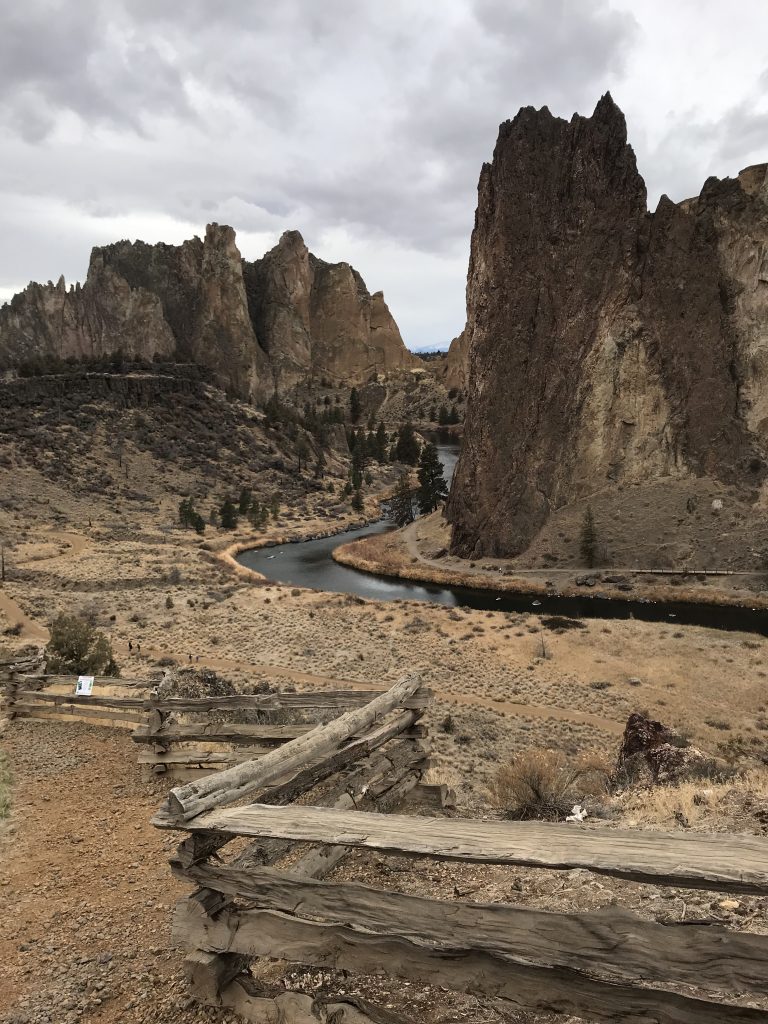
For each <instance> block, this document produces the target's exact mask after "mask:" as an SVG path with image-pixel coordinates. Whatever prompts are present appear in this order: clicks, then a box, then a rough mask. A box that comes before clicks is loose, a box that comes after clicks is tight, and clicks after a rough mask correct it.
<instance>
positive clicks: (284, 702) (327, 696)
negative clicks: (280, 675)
mask: <svg viewBox="0 0 768 1024" xmlns="http://www.w3.org/2000/svg"><path fill="white" fill-rule="evenodd" d="M380 692H381V691H377V690H327V691H325V690H317V691H314V692H311V693H237V694H230V695H229V696H226V697H164V698H151V699H149V700H147V707H152V708H156V709H157V710H158V711H188V712H193V711H195V712H204V713H208V712H211V711H280V710H293V711H297V710H298V711H306V710H318V709H319V710H325V709H329V710H333V709H338V708H350V707H364V706H365V705H366V704H369V703H370V701H371V700H373V698H374V697H375V696H376V695H377V693H380Z"/></svg>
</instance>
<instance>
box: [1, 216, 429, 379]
mask: <svg viewBox="0 0 768 1024" xmlns="http://www.w3.org/2000/svg"><path fill="white" fill-rule="evenodd" d="M118 352H119V353H122V354H123V355H124V356H126V357H129V358H133V359H143V360H155V359H161V360H165V361H167V360H169V359H173V360H177V361H179V362H194V363H196V364H197V365H199V366H201V367H204V368H206V369H208V370H210V371H211V372H212V373H213V374H214V375H215V378H216V380H217V382H218V383H219V384H220V385H221V386H222V387H224V388H226V389H228V390H231V391H232V392H233V393H235V394H237V395H239V396H240V397H245V398H257V397H264V396H266V395H268V394H271V393H272V391H273V390H274V388H275V387H276V386H277V387H279V388H283V387H289V386H291V385H293V384H294V383H296V382H299V381H302V380H304V379H306V378H308V377H317V378H323V377H326V378H328V379H330V380H331V381H332V382H333V383H335V384H344V385H350V384H359V383H363V382H364V381H366V380H368V379H369V378H370V376H371V375H372V374H373V373H377V372H389V371H392V370H399V369H409V368H411V367H413V366H414V365H416V360H415V357H414V356H412V355H411V353H410V352H409V351H408V350H407V349H406V347H405V345H404V344H403V340H402V338H401V337H400V332H399V330H398V328H397V324H396V323H395V321H394V319H393V318H392V316H391V314H390V312H389V310H388V308H387V306H386V303H385V302H384V297H383V295H382V294H381V292H377V293H375V294H374V295H370V294H369V292H368V290H367V288H366V286H365V283H364V281H363V279H362V278H361V277H360V275H359V274H358V273H357V272H356V271H355V270H354V269H353V268H352V267H350V266H349V264H346V263H339V264H329V263H324V262H323V261H322V260H318V259H316V257H314V256H312V255H311V254H310V253H309V252H308V250H307V247H306V246H305V245H304V241H303V239H302V237H301V235H300V234H299V233H298V232H296V231H291V232H286V233H285V234H284V235H283V237H282V238H281V240H280V242H279V243H278V245H277V246H276V247H275V248H274V249H273V250H271V252H269V253H267V254H266V256H264V257H263V258H262V259H261V260H257V261H255V262H253V263H249V262H247V261H244V260H243V259H242V258H241V256H240V252H239V251H238V248H237V245H236V241H235V232H234V231H233V230H232V228H231V227H227V226H225V225H218V224H210V225H208V227H207V229H206V232H205V238H204V239H200V238H193V239H190V240H189V241H186V242H184V243H183V244H182V245H178V246H177V245H165V244H163V243H159V244H157V245H148V244H147V243H145V242H141V241H136V242H129V241H121V242H116V243H115V244H113V245H107V246H103V247H99V248H95V249H94V250H93V252H92V254H91V261H90V266H89V269H88V275H87V278H86V281H85V283H84V284H82V285H80V284H77V285H74V286H71V287H70V288H67V287H66V285H65V283H64V280H63V279H60V280H59V282H58V283H57V284H53V283H51V282H49V283H48V284H47V285H41V284H36V283H32V284H30V285H29V286H28V287H27V288H26V289H25V290H24V291H23V292H21V293H19V294H18V295H15V296H14V297H13V299H11V301H10V302H9V303H7V304H6V305H4V306H3V307H1V308H0V368H6V369H8V368H14V367H18V366H20V365H22V364H24V363H26V364H37V365H39V366H42V367H44V366H45V365H46V363H47V362H50V361H52V360H54V361H55V360H75V361H77V360H82V361H87V360H93V359H99V358H103V357H105V356H110V355H113V354H116V353H118Z"/></svg>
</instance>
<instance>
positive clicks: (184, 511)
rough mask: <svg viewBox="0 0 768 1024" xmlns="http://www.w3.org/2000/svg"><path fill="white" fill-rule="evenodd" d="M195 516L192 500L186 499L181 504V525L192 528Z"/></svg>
mask: <svg viewBox="0 0 768 1024" xmlns="http://www.w3.org/2000/svg"><path fill="white" fill-rule="evenodd" d="M194 514H195V510H194V507H193V505H192V499H191V498H185V499H184V500H183V501H180V502H179V524H180V525H181V526H191V525H192V516H193V515H194Z"/></svg>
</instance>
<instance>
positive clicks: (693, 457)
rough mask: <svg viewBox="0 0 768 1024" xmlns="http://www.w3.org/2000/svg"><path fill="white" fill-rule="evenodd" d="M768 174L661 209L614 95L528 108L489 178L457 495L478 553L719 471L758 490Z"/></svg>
mask: <svg viewBox="0 0 768 1024" xmlns="http://www.w3.org/2000/svg"><path fill="white" fill-rule="evenodd" d="M767 169H768V167H767V165H761V166H759V167H753V168H749V169H748V170H746V171H744V172H742V173H741V174H740V175H739V177H738V179H735V180H731V179H725V180H724V181H718V180H717V179H714V178H712V179H709V180H708V181H707V182H706V184H705V185H704V188H703V190H702V192H701V195H700V196H698V197H697V198H695V199H691V200H687V201H685V202H683V203H680V204H677V205H676V204H674V203H672V202H671V201H670V200H669V199H668V198H667V197H666V196H663V197H662V199H661V201H660V202H659V205H658V208H657V210H656V212H655V213H653V214H650V213H648V211H647V209H646V191H645V185H644V182H643V179H642V178H641V177H640V175H639V173H638V171H637V167H636V163H635V156H634V153H633V151H632V149H631V147H630V146H629V145H628V144H627V134H626V125H625V121H624V116H623V114H622V113H621V111H620V110H619V109H618V107H617V106H616V104H615V103H614V102H613V100H612V99H611V97H610V95H606V96H604V97H603V98H602V99H601V100H600V102H599V103H598V105H597V107H596V109H595V112H594V114H593V116H592V117H591V118H585V117H581V116H578V115H574V117H573V118H572V119H571V120H570V121H565V120H561V119H559V118H556V117H554V116H553V115H552V114H551V113H550V112H549V111H548V110H547V109H546V108H543V109H542V110H538V111H536V110H534V109H532V108H524V109H522V110H521V111H520V113H519V114H518V115H517V117H516V118H515V119H514V120H513V121H507V122H505V123H504V124H502V125H501V128H500V131H499V137H498V141H497V144H496V149H495V151H494V156H493V161H492V163H490V164H486V165H485V166H484V167H483V169H482V172H481V175H480V183H479V187H478V206H477V213H476V217H475V227H474V231H473V235H472V246H471V255H470V264H469V273H468V281H467V328H466V340H467V344H468V349H469V378H468V412H467V418H466V427H465V435H464V445H463V449H462V454H461V458H460V460H459V464H458V467H457V470H456V473H455V476H454V478H453V487H452V491H451V495H450V499H449V502H448V506H447V515H448V518H449V520H450V522H451V524H452V544H453V549H454V551H455V552H456V553H459V554H463V555H475V556H477V555H481V554H487V555H513V554H516V553H518V552H520V551H521V550H523V549H525V547H526V546H527V545H528V544H529V543H530V541H531V540H532V538H533V537H534V536H535V535H536V533H537V531H538V530H539V529H540V527H541V526H542V525H543V524H544V523H545V522H546V520H547V518H548V517H549V515H550V513H551V512H552V511H553V510H555V509H558V508H561V507H563V506H565V505H567V504H569V503H570V502H573V501H576V500H579V499H583V498H585V497H588V496H589V495H590V494H594V493H597V492H603V491H605V489H611V488H620V487H622V486H624V485H626V484H631V483H638V484H639V483H643V482H648V481H657V480H659V479H661V478H670V477H671V478H677V479H681V478H690V479H695V478H702V477H709V478H712V479H716V480H719V481H723V482H726V483H728V484H731V485H733V486H734V487H736V488H741V489H742V490H743V492H744V493H745V494H747V495H749V497H750V499H751V500H754V499H755V497H756V496H757V494H758V488H759V486H760V485H761V484H762V482H763V480H764V478H765V474H766V449H767V448H768V182H767V180H766V170H767Z"/></svg>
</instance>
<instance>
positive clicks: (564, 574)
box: [333, 513, 768, 610]
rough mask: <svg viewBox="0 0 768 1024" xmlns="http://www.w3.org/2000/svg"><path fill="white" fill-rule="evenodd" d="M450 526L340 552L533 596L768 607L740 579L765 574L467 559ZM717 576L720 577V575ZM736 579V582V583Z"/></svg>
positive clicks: (390, 568)
mask: <svg viewBox="0 0 768 1024" xmlns="http://www.w3.org/2000/svg"><path fill="white" fill-rule="evenodd" d="M447 539H448V538H447V529H446V527H445V525H444V523H443V522H442V520H441V519H440V514H439V513H433V515H432V516H428V517H425V518H423V519H418V520H416V522H415V523H412V524H411V525H410V526H408V527H406V528H405V529H404V530H398V531H396V532H393V533H389V534H386V535H383V536H376V537H365V538H363V539H361V540H357V541H353V542H352V543H350V544H344V545H341V546H340V547H337V548H336V549H335V550H334V552H333V558H334V560H335V561H336V562H338V563H339V564H341V565H346V566H348V567H350V568H353V569H358V570H361V571H363V572H368V573H373V574H376V575H379V576H386V577H390V578H396V579H404V580H409V581H412V582H418V583H429V584H433V585H436V586H441V587H464V588H470V589H474V590H488V591H494V592H499V593H508V594H527V595H531V596H532V597H543V596H548V595H550V596H558V597H564V598H590V599H603V600H614V601H627V600H634V601H644V602H655V603H673V604H680V603H683V604H687V603H690V604H702V605H708V606H714V607H718V606H719V607H727V608H745V609H750V610H756V609H765V610H768V591H761V592H755V590H752V589H747V588H746V587H744V586H739V584H743V583H744V582H746V581H747V579H748V580H749V582H753V581H757V582H758V583H761V582H762V578H761V576H760V574H757V573H755V574H749V576H745V575H731V576H722V577H720V576H717V577H714V576H702V578H701V579H698V580H697V581H696V584H695V585H693V584H691V582H690V580H689V579H687V578H686V577H685V576H684V574H683V573H679V574H674V573H671V574H670V582H669V583H662V582H660V581H659V577H658V576H655V575H648V574H646V573H642V572H635V571H634V570H633V569H625V570H622V569H613V568H610V569H609V568H603V569H579V570H578V571H574V569H572V568H569V569H556V568H552V567H550V568H543V569H528V568H521V567H518V566H515V564H514V561H513V560H504V559H490V558H486V559H482V560H481V561H478V562H472V561H467V560H466V559H459V558H454V557H452V556H450V555H449V554H448V552H447ZM713 580H717V583H716V584H714V583H713V582H712V581H713ZM728 584H730V586H729V585H728Z"/></svg>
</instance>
